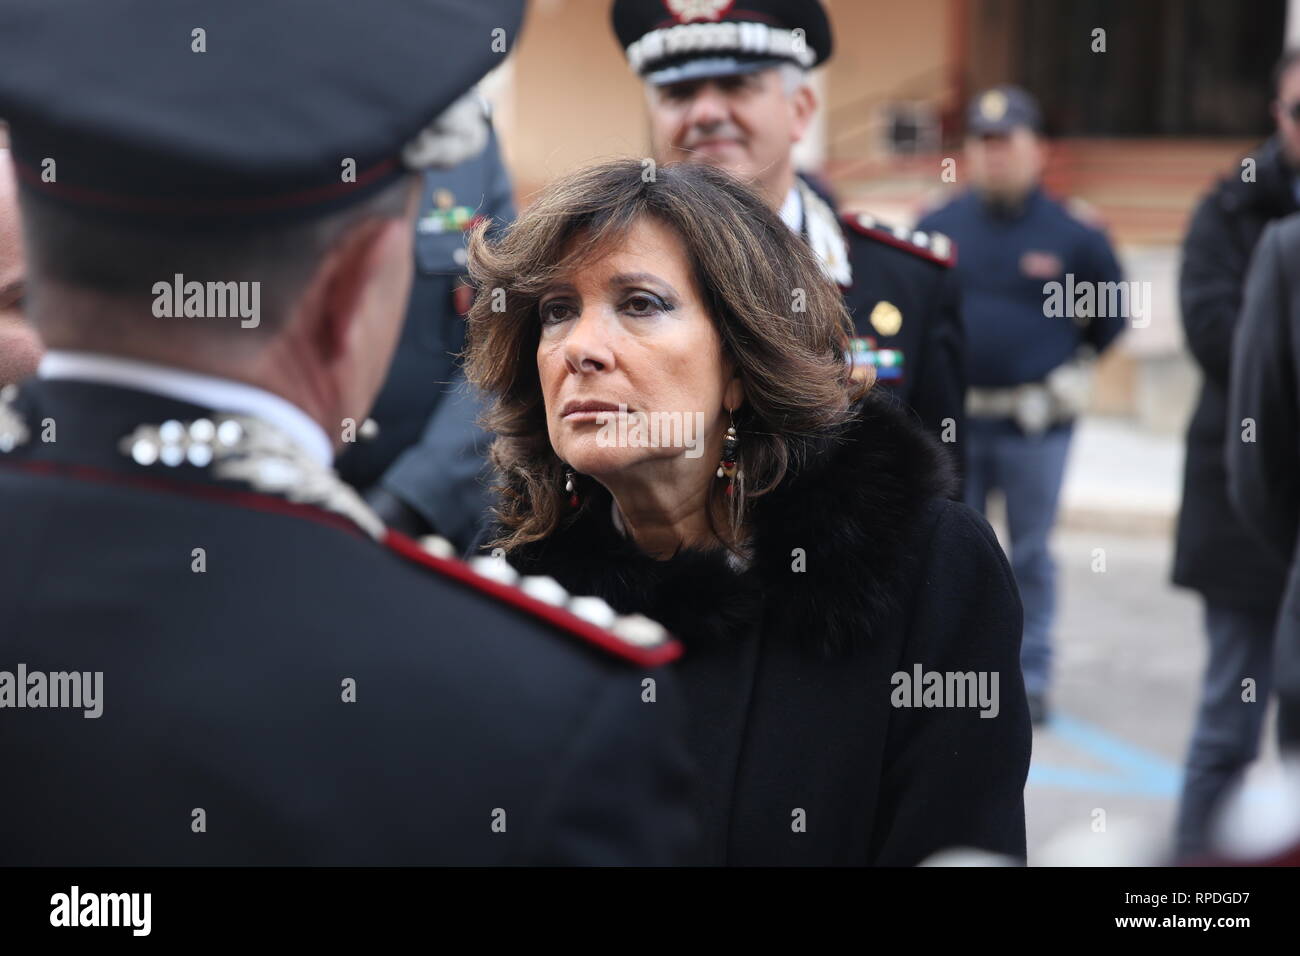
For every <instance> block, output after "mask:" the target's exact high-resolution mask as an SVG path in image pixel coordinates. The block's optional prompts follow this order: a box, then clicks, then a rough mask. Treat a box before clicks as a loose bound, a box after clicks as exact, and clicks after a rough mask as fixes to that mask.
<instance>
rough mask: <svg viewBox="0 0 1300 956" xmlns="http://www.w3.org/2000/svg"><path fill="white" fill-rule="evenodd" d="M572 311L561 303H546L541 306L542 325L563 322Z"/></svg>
mask: <svg viewBox="0 0 1300 956" xmlns="http://www.w3.org/2000/svg"><path fill="white" fill-rule="evenodd" d="M572 311H573V310H572V309H570V308H569V307H568V306H567V305H565V304H564V303H563V302H548V303H546V305H544V306H542V324H543V325H551V324H553V323H555V322H563V321H564V320H565V319H567V318H569V317H570V315H572Z"/></svg>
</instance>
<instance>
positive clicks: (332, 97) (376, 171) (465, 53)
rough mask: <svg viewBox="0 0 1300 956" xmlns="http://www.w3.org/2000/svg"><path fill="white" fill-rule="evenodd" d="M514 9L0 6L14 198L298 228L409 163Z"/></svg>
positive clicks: (390, 4)
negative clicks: (17, 194) (408, 151)
mask: <svg viewBox="0 0 1300 956" xmlns="http://www.w3.org/2000/svg"><path fill="white" fill-rule="evenodd" d="M522 14H523V4H522V0H365V2H361V0H2V2H0V119H4V120H5V121H7V122H8V123H9V126H10V140H11V148H12V150H13V157H14V161H15V167H16V170H17V173H18V177H19V181H20V183H21V184H22V187H23V189H24V190H25V192H27V193H28V194H36V195H40V196H42V197H46V198H48V199H50V200H53V201H58V202H60V203H63V204H67V205H70V206H72V207H75V208H77V209H78V210H80V211H84V212H85V213H87V214H97V215H102V216H107V217H110V218H112V219H114V220H120V221H122V222H123V223H124V224H125V223H128V222H137V221H139V222H149V223H151V224H154V225H158V226H164V227H166V226H170V227H173V228H181V229H185V228H210V227H218V226H221V225H236V226H245V225H250V224H258V223H262V222H266V221H284V220H299V219H308V218H311V217H314V216H317V215H321V214H323V213H326V212H329V211H332V210H333V209H337V208H341V207H343V206H346V205H349V204H351V203H353V202H356V201H360V200H361V199H364V198H366V197H367V196H369V195H372V194H374V193H375V192H377V191H378V190H380V189H381V188H382V187H383V186H385V185H387V184H389V183H391V182H393V181H394V180H395V179H396V178H397V177H398V176H400V175H401V174H402V173H403V172H404V171H405V170H406V169H407V168H410V167H409V166H408V165H407V164H406V162H404V160H403V157H402V153H403V148H404V147H405V146H406V144H407V143H408V142H410V141H411V140H413V139H415V138H416V137H417V135H418V134H419V133H420V132H421V131H422V130H423V129H425V128H426V127H427V126H428V125H429V124H430V123H431V122H432V121H433V120H434V119H435V118H437V117H438V116H439V115H440V114H441V113H442V112H443V110H445V109H446V108H447V107H448V106H449V105H451V104H452V103H453V102H454V101H456V100H457V99H459V98H460V97H461V96H462V95H464V94H465V93H466V92H467V91H469V90H470V88H471V87H473V85H474V84H475V83H477V82H478V80H479V79H481V78H482V77H483V76H484V74H486V73H487V72H488V71H489V70H490V69H491V68H492V67H494V66H496V65H497V64H498V63H500V62H501V61H502V60H503V59H504V54H503V53H502V52H501V47H502V45H503V44H509V43H513V41H514V39H515V35H516V33H517V31H518V29H519V25H520V21H521V19H522ZM199 29H201V30H203V31H204V34H205V36H204V38H203V41H204V43H205V44H206V52H194V50H193V45H194V44H195V43H196V41H195V39H194V38H193V33H192V31H195V30H199ZM498 30H499V31H503V32H497V33H494V31H498ZM494 47H495V48H496V49H495V50H494ZM47 158H48V159H51V160H53V161H54V163H55V167H54V168H55V177H56V178H55V181H54V182H43V181H42V168H43V163H44V161H45V160H46V159H47ZM348 158H350V159H352V160H355V163H356V182H355V183H351V182H344V181H343V172H344V160H345V159H348Z"/></svg>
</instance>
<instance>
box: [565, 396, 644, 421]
mask: <svg viewBox="0 0 1300 956" xmlns="http://www.w3.org/2000/svg"><path fill="white" fill-rule="evenodd" d="M620 409H622V410H623V411H625V412H627V411H628V409H627V406H626V405H623V406H619V405H615V404H614V403H613V402H598V401H586V402H569V403H567V404H566V405H565V406H564V411H563V412H562V413H561V414H560V417H561V418H563V419H564V420H565V421H596V420H597V419H600V420H602V421H604V420H606V419H607V418H608V417H609V416H610V415H617V414H618V413H619V411H620ZM629 414H630V412H629Z"/></svg>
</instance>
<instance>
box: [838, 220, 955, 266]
mask: <svg viewBox="0 0 1300 956" xmlns="http://www.w3.org/2000/svg"><path fill="white" fill-rule="evenodd" d="M840 218H841V220H842V221H843V222H844V224H845V225H846V226H848V227H849V228H850V229H852V230H853V231H854V232H856V233H858V234H859V235H863V236H866V237H867V238H869V239H874V240H876V241H877V242H883V243H884V244H885V245H889V246H893V247H894V248H896V249H902V250H903V251H905V252H910V253H912V254H913V255H914V256H918V257H920V258H922V259H926V260H928V261H930V262H933V263H935V264H937V265H941V266H954V265H956V264H957V244H956V243H955V242H953V241H952V240H951V239H949V238H948V237H947V236H945V235H944V234H943V233H941V232H922V231H920V230H918V229H904V228H903V227H902V226H889V225H886V224H885V223H883V222H880V221H879V220H877V219H875V218H873V217H872V216H869V215H867V214H866V213H853V212H850V213H845V214H844V215H842V216H841V217H840Z"/></svg>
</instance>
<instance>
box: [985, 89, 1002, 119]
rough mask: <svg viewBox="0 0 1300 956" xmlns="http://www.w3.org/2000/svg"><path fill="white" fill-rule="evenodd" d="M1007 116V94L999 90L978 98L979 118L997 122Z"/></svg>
mask: <svg viewBox="0 0 1300 956" xmlns="http://www.w3.org/2000/svg"><path fill="white" fill-rule="evenodd" d="M1006 114H1007V94H1005V93H1003V92H1002V91H1001V90H989V91H988V92H987V93H985V94H984V95H983V96H982V97H980V116H983V117H984V118H985V119H986V120H992V121H993V122H997V121H998V120H1000V119H1002V117H1003V116H1005V115H1006Z"/></svg>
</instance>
